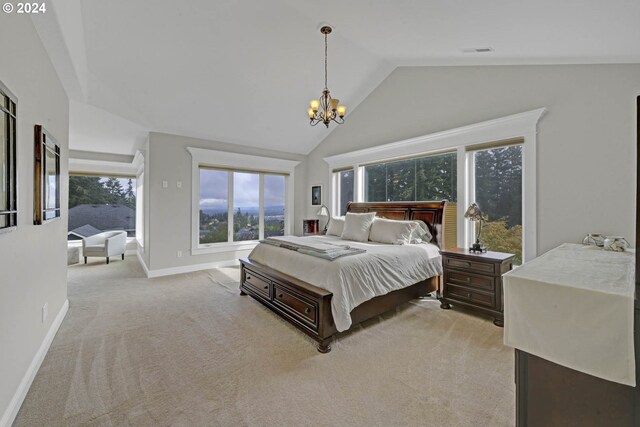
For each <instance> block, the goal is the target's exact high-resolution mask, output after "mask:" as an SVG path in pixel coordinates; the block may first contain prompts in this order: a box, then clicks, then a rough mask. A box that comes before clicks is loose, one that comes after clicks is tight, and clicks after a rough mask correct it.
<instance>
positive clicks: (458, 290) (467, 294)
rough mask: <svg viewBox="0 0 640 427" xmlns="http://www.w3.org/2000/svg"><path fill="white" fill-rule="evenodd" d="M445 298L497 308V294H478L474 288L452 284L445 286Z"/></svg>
mask: <svg viewBox="0 0 640 427" xmlns="http://www.w3.org/2000/svg"><path fill="white" fill-rule="evenodd" d="M444 296H445V298H451V299H457V300H460V301H467V302H470V303H473V304H475V305H481V306H485V307H488V308H494V307H495V306H496V299H495V294H485V293H482V292H476V291H475V290H474V289H472V288H469V287H465V286H458V285H453V284H451V283H447V284H445V287H444Z"/></svg>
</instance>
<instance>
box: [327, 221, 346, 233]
mask: <svg viewBox="0 0 640 427" xmlns="http://www.w3.org/2000/svg"><path fill="white" fill-rule="evenodd" d="M343 229H344V217H343V216H334V217H331V222H329V228H327V236H338V237H340V236H342V230H343Z"/></svg>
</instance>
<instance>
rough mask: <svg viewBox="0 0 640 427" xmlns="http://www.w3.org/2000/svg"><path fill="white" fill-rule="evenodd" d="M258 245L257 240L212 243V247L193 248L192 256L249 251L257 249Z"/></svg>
mask: <svg viewBox="0 0 640 427" xmlns="http://www.w3.org/2000/svg"><path fill="white" fill-rule="evenodd" d="M257 244H258V241H257V240H248V241H246V242H225V243H212V244H211V245H210V246H199V247H197V248H192V249H191V255H203V254H215V253H223V252H237V251H249V250H252V249H253V248H255V247H256V245H257Z"/></svg>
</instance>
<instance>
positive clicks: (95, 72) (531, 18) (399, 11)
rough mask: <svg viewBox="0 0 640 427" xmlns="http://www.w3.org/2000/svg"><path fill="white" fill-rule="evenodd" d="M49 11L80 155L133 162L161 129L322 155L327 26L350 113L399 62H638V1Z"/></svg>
mask: <svg viewBox="0 0 640 427" xmlns="http://www.w3.org/2000/svg"><path fill="white" fill-rule="evenodd" d="M51 3H52V7H50V8H49V10H48V11H47V12H48V13H47V14H44V15H37V16H33V17H32V19H33V22H34V24H35V26H36V29H37V31H38V32H39V34H40V37H41V39H42V40H43V43H44V45H45V47H46V49H47V51H48V52H49V54H50V56H51V59H52V62H53V64H54V66H55V68H56V70H57V71H58V74H59V75H60V78H61V81H62V82H63V85H64V86H65V88H66V90H67V92H68V94H69V97H70V98H71V100H72V102H71V107H70V147H71V148H72V149H74V150H84V151H96V152H105V151H106V152H112V153H118V154H133V153H134V152H135V150H136V149H137V148H140V147H141V144H142V143H143V141H144V138H145V135H146V133H147V132H148V131H156V132H166V133H172V134H178V135H185V136H190V137H197V138H204V139H212V140H217V141H222V142H227V143H235V144H242V145H248V146H255V147H260V148H267V149H273V150H281V151H287V152H294V153H302V154H305V153H308V152H310V151H311V150H313V148H315V147H316V146H317V145H318V144H319V143H320V142H321V141H322V140H323V139H324V138H325V137H326V136H327V135H328V133H329V132H331V131H332V130H333V129H334V128H335V126H333V125H332V126H331V128H329V129H326V128H325V127H324V126H322V125H319V126H316V127H310V126H309V123H308V119H307V115H306V109H307V108H308V102H309V100H310V99H312V98H317V97H318V96H319V95H320V93H321V91H322V89H323V49H324V45H323V38H322V35H321V34H320V32H319V27H320V24H321V23H329V24H331V25H332V26H333V27H334V32H333V33H332V34H331V35H330V36H329V89H330V90H331V93H332V95H333V96H334V97H337V98H340V99H341V101H342V103H344V104H345V105H346V106H347V108H348V112H349V111H353V109H354V108H356V107H357V105H358V104H359V103H360V102H361V101H362V100H363V99H365V98H366V96H367V95H368V94H369V93H371V91H373V90H374V89H375V88H376V87H377V86H378V85H379V84H380V83H381V82H382V80H384V79H385V78H386V77H387V76H388V75H389V74H390V73H391V72H392V71H393V70H394V69H395V68H396V67H397V66H407V65H413V66H416V65H482V64H548V63H613V62H640V2H639V1H637V0H609V1H607V2H603V1H599V0H580V1H578V0H565V1H563V2H558V1H551V0H536V1H513V0H485V1H482V2H478V1H472V0H466V1H454V2H452V1H446V0H437V1H436V0H396V1H379V0H352V1H345V0H342V1H337V0H324V1H323V2H321V3H319V2H317V1H310V0H270V1H268V2H266V1H258V0H216V1H210V0H191V1H188V2H180V1H175V0H172V1H168V0H136V1H131V0H109V1H104V0H52V1H51ZM484 47H491V48H493V49H494V51H493V52H489V53H464V52H462V49H469V48H484ZM342 126H348V116H347V120H346V123H345V124H344V125H342Z"/></svg>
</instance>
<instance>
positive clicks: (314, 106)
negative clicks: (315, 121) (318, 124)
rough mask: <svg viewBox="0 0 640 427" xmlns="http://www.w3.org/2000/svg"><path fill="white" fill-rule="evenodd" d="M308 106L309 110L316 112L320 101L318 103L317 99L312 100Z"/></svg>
mask: <svg viewBox="0 0 640 427" xmlns="http://www.w3.org/2000/svg"><path fill="white" fill-rule="evenodd" d="M309 105H311V109H312V110H313V111H314V112H315V111H318V107H320V101H318V100H317V99H313V100H311V102H310V103H309Z"/></svg>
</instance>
